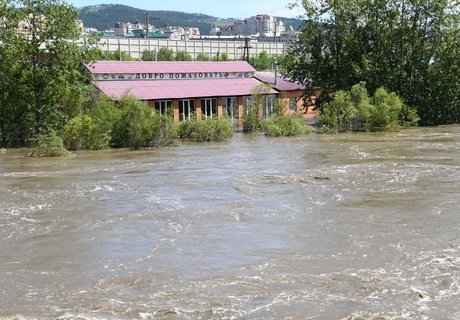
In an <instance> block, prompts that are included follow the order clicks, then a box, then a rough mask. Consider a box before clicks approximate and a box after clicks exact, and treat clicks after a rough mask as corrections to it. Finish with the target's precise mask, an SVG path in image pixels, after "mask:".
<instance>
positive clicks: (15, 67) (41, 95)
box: [0, 0, 90, 146]
mask: <svg viewBox="0 0 460 320" xmlns="http://www.w3.org/2000/svg"><path fill="white" fill-rule="evenodd" d="M77 14H78V12H77V10H76V9H75V8H74V7H72V6H69V5H68V4H66V3H64V2H62V1H60V0H21V1H10V0H6V1H2V2H1V4H0V17H1V20H2V22H1V24H2V27H1V28H0V56H1V57H2V58H1V59H0V60H1V62H0V92H1V93H0V105H1V106H2V107H1V111H0V131H1V133H0V138H1V142H2V144H3V145H8V146H12V145H13V146H20V145H26V144H27V143H28V141H33V140H35V139H36V138H37V137H39V136H43V135H46V134H47V133H49V132H51V131H52V130H55V131H59V130H60V129H61V128H62V126H63V124H64V123H65V121H66V117H67V113H68V112H73V110H75V109H77V108H78V104H79V103H81V99H80V93H81V92H83V91H84V89H83V83H84V81H85V80H86V78H87V75H86V74H85V73H84V72H83V68H82V67H81V66H82V63H85V62H88V61H89V58H90V50H88V48H87V47H86V48H85V47H79V46H78V45H77V44H76V43H74V42H73V41H72V40H75V39H78V37H79V36H80V30H79V29H78V27H77V25H76V24H75V19H76V18H77ZM21 22H22V24H21ZM20 24H21V25H22V26H23V28H22V30H21V31H22V32H17V28H18V25H20Z"/></svg>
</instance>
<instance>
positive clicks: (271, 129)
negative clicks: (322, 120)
mask: <svg viewBox="0 0 460 320" xmlns="http://www.w3.org/2000/svg"><path fill="white" fill-rule="evenodd" d="M264 127H265V131H266V133H267V135H269V136H274V137H280V136H285V137H286V136H298V135H302V134H307V133H310V132H311V129H310V127H307V126H306V125H305V123H304V119H303V115H301V114H299V115H277V116H274V117H272V118H270V119H267V120H266V122H265V126H264Z"/></svg>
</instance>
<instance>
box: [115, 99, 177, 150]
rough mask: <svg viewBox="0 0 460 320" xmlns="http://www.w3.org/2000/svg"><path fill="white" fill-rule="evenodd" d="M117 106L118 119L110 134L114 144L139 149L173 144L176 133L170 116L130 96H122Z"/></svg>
mask: <svg viewBox="0 0 460 320" xmlns="http://www.w3.org/2000/svg"><path fill="white" fill-rule="evenodd" d="M119 107H120V109H121V116H120V120H119V121H118V122H117V123H116V124H115V126H114V129H113V134H112V142H113V143H114V144H115V145H116V146H119V147H127V148H133V149H139V148H144V147H160V146H171V145H174V144H175V141H176V137H177V134H176V130H175V126H174V124H173V119H172V116H170V115H160V114H157V113H156V112H155V110H153V109H152V108H150V107H149V106H148V105H147V104H145V103H144V102H142V101H139V100H137V99H136V98H134V97H130V96H125V97H123V98H122V99H121V100H120V101H119Z"/></svg>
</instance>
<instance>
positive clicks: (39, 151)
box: [29, 131, 71, 157]
mask: <svg viewBox="0 0 460 320" xmlns="http://www.w3.org/2000/svg"><path fill="white" fill-rule="evenodd" d="M29 156H30V157H68V156H71V153H70V152H69V151H67V150H66V149H65V148H64V144H63V142H62V138H61V137H59V136H58V135H57V134H56V132H54V131H51V132H50V133H48V134H47V135H42V136H39V137H38V143H37V146H36V147H35V148H33V149H32V151H31V153H30V154H29Z"/></svg>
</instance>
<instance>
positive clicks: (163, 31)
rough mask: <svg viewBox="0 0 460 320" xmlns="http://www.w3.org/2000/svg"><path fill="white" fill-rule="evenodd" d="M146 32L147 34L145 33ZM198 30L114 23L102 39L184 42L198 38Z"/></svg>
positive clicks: (138, 22)
mask: <svg viewBox="0 0 460 320" xmlns="http://www.w3.org/2000/svg"><path fill="white" fill-rule="evenodd" d="M147 31H148V32H147ZM199 36H200V29H199V28H195V27H185V28H183V27H175V26H165V27H163V28H155V27H154V26H153V25H151V24H149V25H148V26H147V28H146V27H144V25H143V24H142V23H141V22H140V21H137V22H136V23H131V22H116V23H115V25H114V27H113V28H112V29H109V30H105V31H104V33H103V37H123V38H162V39H170V40H184V39H189V38H191V37H199Z"/></svg>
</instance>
